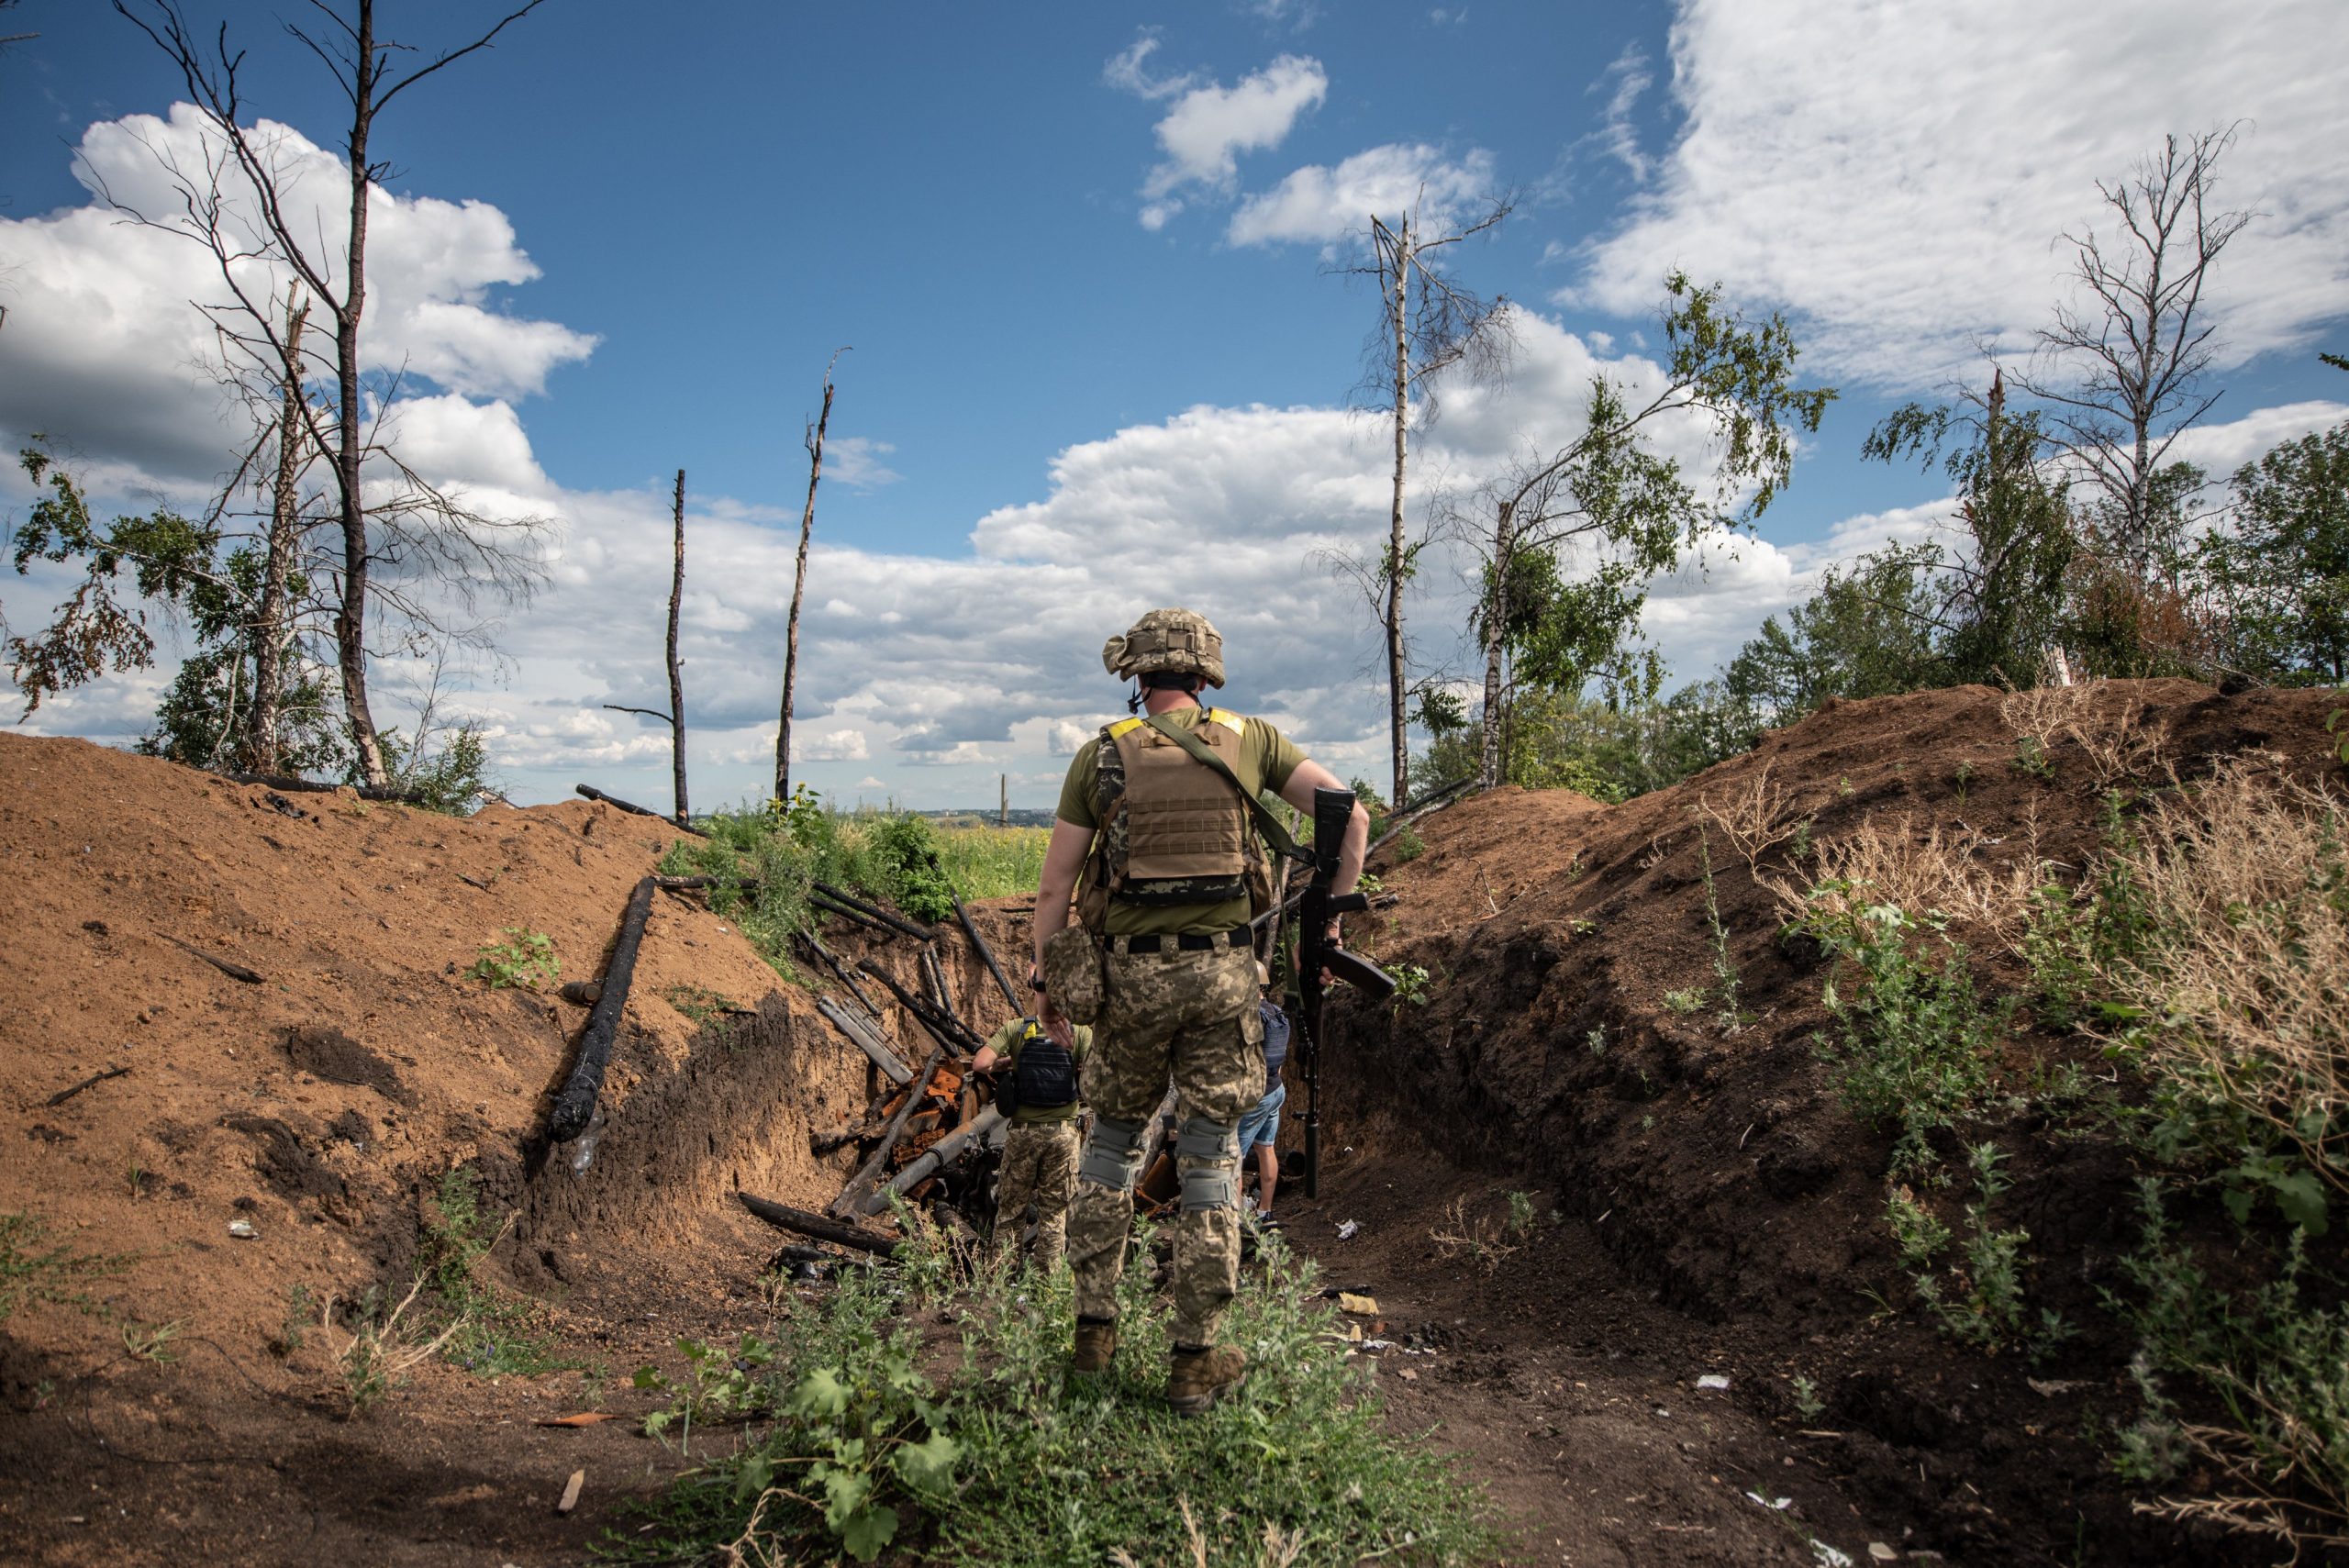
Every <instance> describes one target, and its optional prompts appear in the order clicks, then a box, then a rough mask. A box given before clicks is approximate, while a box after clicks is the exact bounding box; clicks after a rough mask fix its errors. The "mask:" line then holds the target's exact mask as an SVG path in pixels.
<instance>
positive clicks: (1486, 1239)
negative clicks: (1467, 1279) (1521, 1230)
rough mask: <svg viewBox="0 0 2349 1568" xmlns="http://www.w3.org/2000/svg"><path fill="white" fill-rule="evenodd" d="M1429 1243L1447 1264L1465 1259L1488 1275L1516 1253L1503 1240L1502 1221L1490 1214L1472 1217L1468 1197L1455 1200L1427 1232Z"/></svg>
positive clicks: (1513, 1248) (1514, 1249) (1512, 1247)
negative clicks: (1433, 1245)
mask: <svg viewBox="0 0 2349 1568" xmlns="http://www.w3.org/2000/svg"><path fill="white" fill-rule="evenodd" d="M1428 1240H1431V1241H1433V1242H1434V1243H1435V1250H1436V1253H1437V1255H1438V1256H1440V1257H1442V1259H1443V1260H1444V1261H1445V1262H1455V1261H1457V1260H1459V1259H1463V1258H1464V1259H1466V1260H1467V1261H1468V1262H1472V1263H1475V1265H1477V1266H1478V1267H1479V1268H1481V1269H1483V1270H1484V1271H1485V1272H1486V1273H1492V1272H1493V1271H1494V1270H1495V1269H1497V1268H1499V1267H1500V1266H1501V1260H1502V1259H1503V1258H1506V1257H1508V1255H1509V1254H1510V1253H1511V1252H1514V1251H1517V1249H1516V1248H1515V1247H1514V1246H1512V1245H1510V1244H1509V1243H1508V1241H1505V1240H1502V1226H1501V1222H1500V1220H1498V1219H1497V1218H1495V1217H1493V1216H1492V1215H1489V1214H1486V1215H1480V1216H1478V1217H1476V1218H1473V1219H1472V1218H1469V1215H1468V1200H1467V1199H1466V1198H1465V1197H1456V1198H1453V1200H1452V1202H1451V1204H1450V1205H1449V1206H1448V1207H1446V1208H1445V1209H1444V1211H1443V1218H1442V1219H1441V1220H1439V1221H1437V1222H1436V1224H1435V1226H1434V1227H1433V1228H1432V1229H1430V1230H1429V1231H1428Z"/></svg>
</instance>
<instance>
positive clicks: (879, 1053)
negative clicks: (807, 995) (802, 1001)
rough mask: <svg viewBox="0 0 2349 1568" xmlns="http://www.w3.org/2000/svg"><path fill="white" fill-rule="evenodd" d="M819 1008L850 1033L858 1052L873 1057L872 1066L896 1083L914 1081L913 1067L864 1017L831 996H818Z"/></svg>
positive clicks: (833, 1023)
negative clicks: (891, 1047)
mask: <svg viewBox="0 0 2349 1568" xmlns="http://www.w3.org/2000/svg"><path fill="white" fill-rule="evenodd" d="M816 1010H817V1011H818V1012H819V1013H821V1014H823V1015H824V1017H825V1018H826V1019H827V1020H828V1021H829V1023H830V1024H831V1026H832V1027H833V1028H834V1029H838V1030H840V1031H841V1033H842V1034H844V1035H846V1036H848V1038H849V1040H850V1042H851V1043H852V1044H853V1045H854V1046H855V1047H856V1048H857V1049H858V1050H859V1051H863V1052H864V1054H865V1055H867V1056H869V1057H871V1058H872V1059H873V1065H874V1066H875V1067H878V1068H879V1069H881V1071H882V1072H883V1073H885V1075H886V1076H887V1077H888V1080H889V1082H891V1083H892V1084H910V1083H912V1082H913V1076H914V1074H913V1069H912V1068H910V1067H907V1065H906V1063H905V1061H904V1059H903V1058H901V1057H900V1056H898V1054H897V1053H896V1051H892V1050H890V1049H889V1042H888V1041H887V1040H883V1039H882V1038H881V1036H880V1035H879V1034H878V1033H876V1032H875V1031H874V1029H873V1027H872V1026H871V1025H869V1024H867V1023H866V1022H865V1021H864V1020H863V1018H858V1017H857V1016H856V1015H855V1014H853V1013H852V1012H850V1011H849V1010H848V1009H847V1008H846V1007H843V1006H841V1005H840V1004H839V1003H838V1002H836V1001H834V1000H833V999H832V998H831V997H829V996H818V997H817V998H816Z"/></svg>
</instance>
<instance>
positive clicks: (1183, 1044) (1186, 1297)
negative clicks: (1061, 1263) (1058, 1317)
mask: <svg viewBox="0 0 2349 1568" xmlns="http://www.w3.org/2000/svg"><path fill="white" fill-rule="evenodd" d="M1121 945H1122V944H1121V943H1119V942H1118V941H1117V940H1114V939H1113V940H1112V941H1111V944H1110V951H1109V953H1108V960H1107V976H1106V978H1107V980H1108V997H1107V1000H1106V1003H1105V1005H1104V1006H1103V1009H1102V1015H1101V1018H1100V1027H1099V1028H1098V1029H1097V1030H1096V1031H1095V1034H1094V1044H1093V1049H1092V1051H1090V1052H1088V1053H1087V1054H1086V1056H1085V1067H1084V1080H1085V1104H1086V1105H1087V1106H1091V1107H1092V1109H1093V1132H1092V1135H1091V1137H1090V1138H1089V1139H1088V1140H1086V1143H1085V1153H1084V1156H1083V1157H1082V1159H1081V1160H1080V1161H1079V1162H1078V1164H1077V1184H1076V1199H1075V1202H1074V1204H1072V1205H1071V1207H1070V1209H1069V1225H1068V1247H1069V1263H1070V1266H1071V1267H1072V1268H1074V1271H1075V1273H1076V1311H1077V1316H1079V1317H1080V1318H1114V1317H1116V1316H1117V1311H1118V1280H1119V1276H1120V1275H1121V1274H1123V1273H1124V1272H1125V1267H1126V1238H1127V1235H1128V1233H1129V1232H1130V1230H1131V1229H1132V1225H1133V1190H1134V1184H1135V1183H1136V1182H1137V1181H1139V1180H1140V1179H1141V1153H1142V1147H1143V1143H1144V1140H1145V1139H1146V1138H1147V1136H1148V1134H1149V1131H1150V1118H1151V1116H1152V1114H1153V1113H1154V1112H1156V1110H1157V1109H1158V1104H1159V1101H1160V1099H1161V1098H1163V1096H1164V1095H1165V1093H1166V1085H1167V1083H1168V1081H1169V1079H1170V1077H1171V1078H1172V1081H1173V1083H1174V1085H1175V1094H1176V1095H1177V1097H1178V1103H1177V1106H1176V1111H1175V1115H1176V1117H1177V1118H1179V1119H1178V1122H1177V1126H1176V1133H1175V1171H1176V1173H1177V1174H1178V1175H1179V1176H1180V1178H1181V1181H1182V1190H1183V1197H1182V1216H1181V1218H1179V1219H1178V1220H1176V1222H1175V1271H1174V1278H1173V1287H1174V1296H1175V1343H1177V1344H1180V1345H1206V1344H1209V1343H1212V1342H1213V1340H1214V1335H1215V1330H1216V1327H1217V1325H1218V1324H1219V1323H1220V1322H1221V1321H1222V1318H1223V1312H1224V1308H1225V1307H1228V1306H1229V1305H1230V1301H1231V1296H1232V1292H1233V1291H1234V1290H1235V1289H1237V1288H1238V1285H1239V1282H1240V1207H1239V1173H1240V1148H1239V1127H1240V1118H1241V1116H1242V1115H1243V1114H1244V1113H1245V1112H1246V1111H1247V1110H1248V1108H1249V1107H1250V1106H1253V1105H1254V1104H1255V1103H1256V1101H1257V1100H1258V1099H1259V1098H1260V1097H1262V1095H1264V1022H1263V1019H1262V1018H1260V1016H1259V1015H1258V1013H1257V1011H1256V960H1255V955H1254V954H1253V953H1252V952H1251V951H1249V950H1248V949H1246V948H1244V947H1243V948H1232V947H1225V946H1220V945H1219V946H1217V947H1214V948H1211V949H1208V951H1203V952H1202V951H1191V952H1185V951H1171V952H1153V953H1128V952H1121V951H1118V949H1119V947H1120V946H1121ZM1169 945H1170V946H1171V945H1172V944H1171V942H1170V944H1169Z"/></svg>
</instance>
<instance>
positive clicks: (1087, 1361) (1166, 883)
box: [1035, 609, 1370, 1415]
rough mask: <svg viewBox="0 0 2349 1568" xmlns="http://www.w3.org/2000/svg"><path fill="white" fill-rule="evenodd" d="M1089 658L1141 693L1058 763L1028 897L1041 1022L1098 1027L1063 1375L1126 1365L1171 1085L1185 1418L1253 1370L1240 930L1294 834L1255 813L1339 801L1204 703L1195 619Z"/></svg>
mask: <svg viewBox="0 0 2349 1568" xmlns="http://www.w3.org/2000/svg"><path fill="white" fill-rule="evenodd" d="M1101 662H1102V663H1103V665H1104V666H1105V667H1106V668H1107V669H1108V671H1109V673H1111V674H1113V675H1115V676H1117V677H1118V678H1119V679H1120V680H1126V679H1133V680H1136V681H1137V682H1138V683H1139V689H1138V690H1137V692H1136V694H1135V695H1134V697H1133V698H1132V699H1130V701H1129V702H1128V704H1127V706H1128V709H1129V710H1130V711H1131V710H1134V709H1140V710H1141V713H1140V715H1139V716H1138V717H1132V718H1126V719H1120V720H1119V721H1118V722H1117V723H1114V724H1110V725H1108V726H1106V727H1104V728H1103V729H1102V731H1101V733H1100V735H1099V736H1097V738H1096V739H1094V740H1089V741H1087V742H1086V743H1085V745H1084V746H1083V747H1081V748H1079V750H1078V751H1077V754H1076V757H1075V759H1074V761H1073V762H1071V763H1070V764H1069V771H1068V777H1067V780H1066V781H1065V783H1064V784H1063V786H1062V789H1061V799H1060V806H1059V807H1058V809H1057V811H1056V812H1055V814H1054V815H1055V817H1056V818H1057V820H1056V821H1055V822H1054V823H1053V825H1052V843H1051V845H1050V847H1049V848H1048V849H1047V850H1046V851H1045V856H1044V869H1043V874H1042V877H1041V886H1040V887H1039V889H1038V892H1037V898H1036V921H1035V944H1036V960H1037V970H1038V972H1039V973H1040V974H1041V976H1042V977H1043V986H1044V992H1045V994H1044V995H1043V997H1042V998H1041V1005H1040V1006H1039V1009H1038V1017H1039V1018H1040V1019H1041V1022H1042V1024H1043V1026H1044V1028H1045V1029H1046V1030H1047V1031H1048V1032H1049V1033H1051V1034H1052V1037H1053V1038H1054V1039H1056V1040H1061V1041H1062V1042H1063V1043H1064V1044H1065V1043H1067V1042H1068V1041H1070V1040H1072V1039H1073V1038H1074V1036H1073V1033H1072V1028H1071V1022H1070V1018H1071V1015H1072V1014H1073V1015H1074V1017H1075V1018H1078V1019H1080V1020H1084V1021H1097V1023H1098V1025H1099V1029H1098V1031H1097V1038H1096V1040H1095V1042H1094V1049H1093V1050H1092V1051H1091V1052H1090V1053H1089V1055H1088V1056H1087V1059H1086V1061H1085V1068H1084V1089H1085V1103H1086V1104H1087V1105H1089V1106H1092V1108H1093V1113H1094V1121H1093V1129H1092V1132H1091V1135H1090V1136H1089V1137H1088V1138H1087V1139H1086V1140H1085V1150H1084V1152H1083V1154H1082V1156H1081V1157H1080V1159H1079V1161H1078V1164H1077V1184H1076V1197H1075V1200H1074V1204H1073V1205H1072V1206H1071V1208H1070V1215H1069V1228H1068V1244H1069V1262H1070V1264H1071V1266H1072V1267H1073V1268H1074V1272H1075V1275H1076V1353H1075V1357H1074V1361H1073V1362H1072V1367H1073V1369H1074V1371H1076V1372H1078V1373H1099V1372H1103V1371H1106V1370H1107V1369H1108V1366H1109V1363H1110V1361H1111V1359H1112V1358H1113V1357H1114V1356H1115V1354H1116V1352H1117V1345H1118V1325H1117V1310H1118V1307H1117V1292H1118V1281H1119V1276H1120V1275H1121V1274H1122V1273H1124V1271H1125V1266H1126V1243H1127V1238H1128V1236H1129V1234H1130V1231H1131V1229H1132V1226H1133V1191H1134V1184H1135V1182H1136V1180H1137V1178H1138V1177H1139V1176H1140V1174H1141V1153H1142V1141H1143V1136H1144V1133H1145V1132H1146V1130H1147V1129H1148V1126H1149V1118H1150V1116H1151V1114H1152V1111H1154V1110H1155V1109H1156V1108H1157V1106H1158V1102H1159V1100H1160V1098H1161V1097H1162V1096H1163V1094H1164V1093H1165V1090H1166V1086H1167V1084H1168V1082H1169V1080H1170V1078H1171V1080H1172V1082H1173V1084H1174V1086H1175V1092H1176V1094H1177V1095H1179V1097H1180V1100H1181V1107H1182V1108H1181V1111H1180V1113H1179V1114H1180V1115H1181V1116H1182V1118H1183V1120H1182V1121H1181V1123H1180V1125H1179V1127H1178V1129H1177V1131H1176V1135H1175V1169H1176V1171H1177V1173H1178V1174H1179V1176H1180V1179H1181V1183H1182V1211H1181V1215H1180V1217H1179V1218H1177V1220H1176V1221H1175V1262H1174V1270H1173V1276H1172V1280H1171V1284H1172V1289H1173V1293H1174V1298H1175V1335H1174V1339H1175V1344H1174V1354H1173V1360H1172V1364H1171V1366H1170V1368H1169V1370H1168V1375H1167V1383H1166V1395H1167V1400H1168V1402H1169V1403H1170V1404H1171V1405H1172V1406H1173V1407H1175V1410H1176V1411H1178V1412H1180V1413H1182V1414H1185V1415H1196V1414H1198V1413H1199V1412H1201V1411H1204V1410H1206V1409H1207V1408H1208V1407H1209V1406H1211V1405H1213V1404H1214V1403H1215V1401H1216V1400H1217V1399H1218V1398H1219V1396H1222V1395H1223V1394H1224V1393H1225V1392H1227V1391H1228V1390H1230V1388H1231V1387H1232V1386H1233V1385H1236V1384H1237V1383H1238V1382H1239V1381H1240V1379H1241V1376H1242V1375H1243V1373H1245V1371H1246V1368H1247V1357H1246V1355H1245V1354H1244V1352H1242V1351H1241V1350H1240V1349H1239V1348H1238V1347H1236V1346H1231V1345H1217V1344H1216V1343H1215V1335H1216V1330H1217V1329H1218V1327H1219V1325H1220V1323H1221V1322H1222V1319H1223V1314H1224V1310H1225V1308H1226V1307H1228V1306H1229V1305H1230V1301H1231V1297H1232V1295H1233V1293H1234V1291H1235V1290H1236V1289H1237V1288H1238V1285H1239V1270H1240V1212H1239V1160H1240V1149H1239V1140H1238V1134H1239V1127H1240V1118H1241V1116H1242V1114H1244V1113H1245V1112H1246V1111H1247V1110H1248V1109H1249V1108H1250V1107H1251V1106H1254V1105H1255V1103H1256V1101H1257V1099H1258V1097H1259V1096H1260V1095H1262V1094H1263V1093H1264V1048H1263V1036H1262V1029H1263V1025H1262V1022H1261V1020H1260V1019H1259V1018H1258V1015H1257V1009H1256V960H1255V952H1254V950H1253V947H1252V943H1251V941H1250V932H1249V929H1248V922H1249V919H1250V917H1251V915H1252V912H1254V913H1261V912H1262V911H1263V910H1264V908H1266V907H1269V906H1270V901H1271V878H1270V877H1269V875H1267V874H1266V870H1265V865H1266V862H1265V858H1264V849H1263V847H1262V846H1261V845H1260V844H1259V843H1258V841H1257V835H1258V833H1259V832H1260V831H1261V832H1263V833H1264V834H1266V835H1267V836H1268V837H1270V838H1272V840H1273V841H1274V842H1275V845H1276V846H1277V845H1279V844H1280V843H1282V842H1283V841H1285V840H1286V837H1287V836H1286V833H1285V832H1284V831H1283V830H1282V829H1281V828H1280V825H1279V824H1278V823H1277V822H1275V821H1274V820H1273V819H1272V817H1271V813H1270V812H1268V811H1266V810H1265V809H1264V806H1262V805H1261V804H1260V803H1259V802H1258V801H1257V799H1256V797H1257V795H1258V794H1259V793H1260V792H1261V791H1263V790H1265V789H1270V790H1272V791H1274V792H1275V793H1276V794H1277V795H1279V796H1280V797H1281V798H1282V799H1284V800H1286V801H1288V802H1289V803H1290V804H1292V805H1294V806H1297V808H1298V809H1300V810H1303V811H1307V812H1310V811H1311V810H1312V806H1313V792H1314V790H1315V789H1316V788H1328V789H1341V788H1343V787H1344V786H1343V785H1342V784H1340V783H1339V782H1338V780H1337V778H1336V777H1335V776H1334V775H1333V774H1331V773H1330V771H1329V770H1328V769H1327V768H1324V767H1322V766H1320V765H1319V763H1317V762H1313V761H1312V760H1311V759H1310V758H1308V757H1307V756H1306V755H1305V754H1304V753H1303V752H1302V751H1299V750H1298V749H1297V745H1296V743H1295V742H1293V741H1291V740H1288V739H1287V738H1286V737H1285V736H1283V735H1282V734H1281V733H1280V731H1278V730H1277V729H1275V728H1273V727H1272V726H1271V725H1269V724H1266V723H1264V721H1263V720H1261V719H1255V718H1245V717H1241V716H1240V715H1239V714H1236V713H1230V712H1228V711H1226V710H1225V709H1222V708H1208V707H1205V706H1201V705H1200V703H1199V700H1198V694H1199V692H1200V690H1201V689H1202V688H1203V687H1206V686H1217V687H1220V686H1221V685H1222V684H1223V639H1221V638H1220V637H1219V636H1218V635H1217V633H1216V629H1215V628H1214V627H1212V626H1210V625H1208V621H1207V619H1206V617H1202V616H1199V615H1196V614H1194V613H1193V612H1191V611H1189V610H1184V609H1162V610H1152V611H1151V612H1150V613H1149V614H1148V615H1145V616H1143V617H1141V619H1140V620H1139V621H1137V622H1135V623H1134V625H1133V627H1132V628H1131V629H1130V630H1129V631H1128V632H1126V634H1125V635H1124V636H1122V637H1113V638H1111V639H1109V640H1108V644H1107V645H1106V646H1105V647H1104V648H1103V649H1102V652H1101ZM1369 834H1370V818H1369V816H1368V814H1367V813H1365V812H1364V810H1363V809H1362V807H1361V806H1356V807H1355V808H1354V813H1353V819H1352V820H1351V821H1350V822H1349V823H1348V824H1347V828H1346V834H1345V840H1344V843H1343V845H1342V847H1341V858H1340V863H1339V869H1338V877H1337V882H1336V884H1335V889H1336V891H1339V892H1345V891H1348V890H1350V889H1352V888H1353V884H1354V880H1355V878H1356V877H1357V876H1358V875H1359V874H1360V873H1361V871H1362V862H1363V851H1364V846H1365V845H1366V843H1367V842H1368V840H1369ZM1080 873H1083V877H1084V886H1083V888H1082V892H1081V897H1080V896H1079V894H1080V890H1079V887H1078V880H1079V876H1080ZM1073 898H1074V899H1077V907H1076V910H1075V916H1076V919H1077V922H1078V924H1077V927H1076V928H1075V929H1070V927H1069V921H1070V912H1071V911H1070V904H1071V900H1072V899H1073ZM1334 934H1335V933H1334V929H1333V931H1332V936H1333V939H1334Z"/></svg>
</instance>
